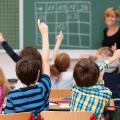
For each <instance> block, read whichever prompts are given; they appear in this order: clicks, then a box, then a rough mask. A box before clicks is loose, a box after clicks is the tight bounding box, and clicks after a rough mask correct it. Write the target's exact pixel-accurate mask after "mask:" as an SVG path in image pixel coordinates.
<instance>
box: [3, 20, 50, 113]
mask: <svg viewBox="0 0 120 120" xmlns="http://www.w3.org/2000/svg"><path fill="white" fill-rule="evenodd" d="M38 27H39V30H40V32H41V35H42V61H39V62H38V61H37V60H34V59H33V58H22V59H20V60H19V61H18V62H17V64H16V74H17V77H18V78H19V79H20V81H21V82H22V83H23V84H24V85H26V87H24V88H20V89H18V90H14V91H11V92H9V94H8V96H7V103H6V107H5V113H18V112H32V113H33V114H34V115H37V114H38V113H40V112H41V111H44V110H48V107H49V100H48V99H49V94H50V88H51V82H50V63H49V42H48V26H47V25H46V24H45V23H41V22H40V20H38ZM41 66H42V69H40V68H41Z"/></svg>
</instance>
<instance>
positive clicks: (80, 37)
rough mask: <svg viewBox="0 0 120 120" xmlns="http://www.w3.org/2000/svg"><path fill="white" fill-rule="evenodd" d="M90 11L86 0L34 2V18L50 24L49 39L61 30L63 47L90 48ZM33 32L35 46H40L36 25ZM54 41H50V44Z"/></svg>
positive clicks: (52, 44)
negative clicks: (34, 34)
mask: <svg viewBox="0 0 120 120" xmlns="http://www.w3.org/2000/svg"><path fill="white" fill-rule="evenodd" d="M43 11H44V12H43ZM91 12H92V10H91V2H88V1H74V2H72V1H54V2H52V1H50V2H49V1H48V2H47V1H46V2H41V1H36V2H35V19H37V18H40V19H42V20H43V21H44V22H46V23H47V24H48V26H50V27H49V31H50V32H49V36H50V39H53V40H54V38H55V35H56V34H57V33H58V32H59V31H61V30H62V31H63V33H64V35H65V37H64V39H65V41H64V43H63V44H62V46H63V47H64V48H91V26H92V25H91ZM35 33H36V46H40V44H41V43H40V40H39V37H38V36H39V32H38V29H37V26H36V30H35ZM54 43H55V42H50V46H54Z"/></svg>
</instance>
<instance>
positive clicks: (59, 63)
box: [50, 53, 70, 81]
mask: <svg viewBox="0 0 120 120" xmlns="http://www.w3.org/2000/svg"><path fill="white" fill-rule="evenodd" d="M69 66H70V57H69V55H68V54H66V53H61V54H59V55H58V56H57V58H56V59H55V62H54V65H52V66H51V67H50V72H51V76H54V77H56V78H57V79H56V80H57V81H58V80H59V75H60V73H61V72H65V71H66V70H67V69H68V68H69Z"/></svg>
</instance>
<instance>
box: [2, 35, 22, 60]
mask: <svg viewBox="0 0 120 120" xmlns="http://www.w3.org/2000/svg"><path fill="white" fill-rule="evenodd" d="M0 44H1V45H2V47H3V49H4V50H5V51H6V53H7V54H8V55H9V56H10V57H11V59H12V60H13V61H14V62H17V61H18V60H19V59H20V58H21V57H20V56H19V55H18V54H17V53H15V52H14V51H13V49H12V48H11V46H10V45H9V44H8V43H7V41H5V39H4V36H3V34H2V33H0Z"/></svg>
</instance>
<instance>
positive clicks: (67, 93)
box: [50, 89, 72, 98]
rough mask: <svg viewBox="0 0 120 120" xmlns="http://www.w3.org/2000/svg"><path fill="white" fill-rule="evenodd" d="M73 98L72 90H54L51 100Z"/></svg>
mask: <svg viewBox="0 0 120 120" xmlns="http://www.w3.org/2000/svg"><path fill="white" fill-rule="evenodd" d="M66 97H67V98H71V97H72V92H71V90H70V89H52V90H51V93H50V98H66Z"/></svg>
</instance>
